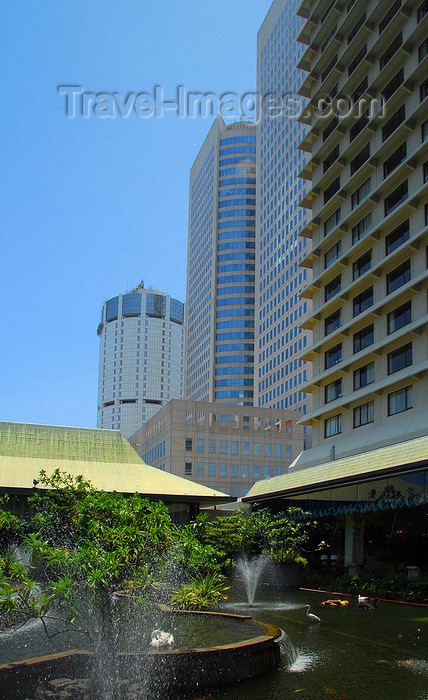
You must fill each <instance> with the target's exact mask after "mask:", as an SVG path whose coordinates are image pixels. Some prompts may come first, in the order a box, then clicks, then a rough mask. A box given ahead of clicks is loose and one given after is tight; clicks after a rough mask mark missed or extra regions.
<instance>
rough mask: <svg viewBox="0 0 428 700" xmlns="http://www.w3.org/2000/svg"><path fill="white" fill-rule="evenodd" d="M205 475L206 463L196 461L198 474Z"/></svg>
mask: <svg viewBox="0 0 428 700" xmlns="http://www.w3.org/2000/svg"><path fill="white" fill-rule="evenodd" d="M203 475H204V463H203V462H196V476H203Z"/></svg>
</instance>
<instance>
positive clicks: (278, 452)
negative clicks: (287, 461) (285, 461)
mask: <svg viewBox="0 0 428 700" xmlns="http://www.w3.org/2000/svg"><path fill="white" fill-rule="evenodd" d="M275 457H281V445H275Z"/></svg>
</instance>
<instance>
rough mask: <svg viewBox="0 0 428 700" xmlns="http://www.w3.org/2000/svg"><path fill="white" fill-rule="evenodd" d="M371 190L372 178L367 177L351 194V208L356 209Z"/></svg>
mask: <svg viewBox="0 0 428 700" xmlns="http://www.w3.org/2000/svg"><path fill="white" fill-rule="evenodd" d="M370 192H371V180H370V178H367V180H366V181H365V182H363V184H362V185H360V186H359V187H358V189H356V190H355V192H353V193H352V195H351V209H355V207H357V206H358V205H359V204H360V203H361V202H362V201H363V199H365V198H366V197H367V196H368V195H369V194H370Z"/></svg>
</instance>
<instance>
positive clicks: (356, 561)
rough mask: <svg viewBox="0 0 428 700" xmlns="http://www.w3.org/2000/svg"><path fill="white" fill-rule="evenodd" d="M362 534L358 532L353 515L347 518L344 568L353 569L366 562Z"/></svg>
mask: <svg viewBox="0 0 428 700" xmlns="http://www.w3.org/2000/svg"><path fill="white" fill-rule="evenodd" d="M361 534H362V533H361V532H360V533H358V532H356V529H355V523H354V518H353V516H352V515H346V516H345V559H344V566H345V567H352V566H353V565H356V566H357V568H358V565H360V564H362V563H363V562H364V538H363V539H361Z"/></svg>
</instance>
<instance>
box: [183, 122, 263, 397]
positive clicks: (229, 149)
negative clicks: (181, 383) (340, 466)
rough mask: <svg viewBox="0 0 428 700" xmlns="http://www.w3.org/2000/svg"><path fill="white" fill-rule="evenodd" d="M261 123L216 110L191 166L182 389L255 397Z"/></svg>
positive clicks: (210, 394)
mask: <svg viewBox="0 0 428 700" xmlns="http://www.w3.org/2000/svg"><path fill="white" fill-rule="evenodd" d="M255 216H256V126H255V124H252V123H250V122H235V123H233V124H229V125H226V124H225V122H224V121H223V119H222V118H221V117H220V116H218V117H217V118H216V119H215V121H214V124H213V126H212V127H211V129H210V131H209V133H208V135H207V137H206V139H205V141H204V143H203V145H202V148H201V150H200V151H199V153H198V156H197V158H196V160H195V162H194V163H193V166H192V169H191V173H190V196H189V238H188V260H187V309H186V385H185V396H186V398H187V399H192V400H195V401H220V402H224V403H235V404H240V405H244V406H252V405H253V385H254V332H255V329H254V302H255V276H256V269H255V268H256V253H255V248H256V242H255V222H256V219H255Z"/></svg>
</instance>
